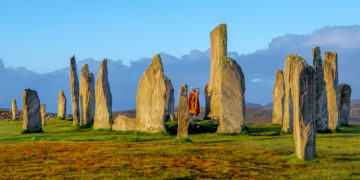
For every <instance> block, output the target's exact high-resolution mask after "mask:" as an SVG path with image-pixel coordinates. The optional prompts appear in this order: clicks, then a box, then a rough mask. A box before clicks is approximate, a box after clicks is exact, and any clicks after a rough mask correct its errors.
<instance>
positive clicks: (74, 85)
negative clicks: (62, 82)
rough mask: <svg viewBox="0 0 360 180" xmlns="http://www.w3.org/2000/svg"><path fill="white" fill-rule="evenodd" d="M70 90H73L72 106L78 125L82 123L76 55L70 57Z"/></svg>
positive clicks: (75, 123)
mask: <svg viewBox="0 0 360 180" xmlns="http://www.w3.org/2000/svg"><path fill="white" fill-rule="evenodd" d="M70 91H71V106H72V114H73V123H74V125H77V124H79V123H80V117H79V114H80V112H79V111H80V110H79V79H78V76H77V68H76V60H75V56H73V57H71V59H70Z"/></svg>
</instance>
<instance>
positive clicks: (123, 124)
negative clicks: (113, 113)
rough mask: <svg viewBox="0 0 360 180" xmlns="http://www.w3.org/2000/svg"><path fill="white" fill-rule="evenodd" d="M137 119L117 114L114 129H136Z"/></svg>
mask: <svg viewBox="0 0 360 180" xmlns="http://www.w3.org/2000/svg"><path fill="white" fill-rule="evenodd" d="M136 124H137V123H136V119H135V118H129V117H127V116H117V117H116V118H115V120H114V124H113V125H112V130H115V131H134V130H137V127H136Z"/></svg>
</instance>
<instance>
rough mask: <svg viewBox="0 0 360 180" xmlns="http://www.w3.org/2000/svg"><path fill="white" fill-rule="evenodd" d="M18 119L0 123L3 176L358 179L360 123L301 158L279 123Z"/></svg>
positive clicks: (321, 137) (324, 138)
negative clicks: (191, 130)
mask: <svg viewBox="0 0 360 180" xmlns="http://www.w3.org/2000/svg"><path fill="white" fill-rule="evenodd" d="M21 127H22V122H21V121H6V122H0V174H1V176H0V179H14V178H22V179H29V178H31V179H32V178H55V179H56V178H69V179H72V178H75V179H78V178H80V179H90V178H108V179H118V178H129V179H149V178H155V179H192V178H245V179H360V125H353V126H349V127H342V128H341V131H340V132H338V133H335V134H318V135H317V155H318V157H317V158H315V159H313V160H311V161H308V162H302V161H300V160H298V159H297V158H296V157H295V156H294V155H293V153H294V142H293V137H292V135H282V134H280V129H281V128H280V126H279V125H256V124H254V125H249V126H248V127H249V131H248V133H244V134H241V135H221V134H217V133H204V134H194V135H190V136H189V138H190V139H191V140H192V142H190V143H181V142H178V141H176V137H175V136H173V135H170V134H168V133H158V134H147V133H141V132H116V131H108V130H92V129H84V128H76V127H74V126H73V125H72V122H70V121H65V120H49V121H47V125H46V126H45V127H44V133H36V134H22V133H21V132H22V129H21Z"/></svg>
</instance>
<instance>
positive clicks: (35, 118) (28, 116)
mask: <svg viewBox="0 0 360 180" xmlns="http://www.w3.org/2000/svg"><path fill="white" fill-rule="evenodd" d="M23 129H24V130H25V132H41V131H42V125H41V115H40V100H39V97H38V95H37V92H36V91H33V90H31V89H25V90H24V92H23Z"/></svg>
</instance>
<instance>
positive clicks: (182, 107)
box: [177, 84, 189, 139]
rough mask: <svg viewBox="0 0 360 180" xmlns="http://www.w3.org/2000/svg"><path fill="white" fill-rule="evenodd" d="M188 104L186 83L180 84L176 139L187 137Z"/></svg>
mask: <svg viewBox="0 0 360 180" xmlns="http://www.w3.org/2000/svg"><path fill="white" fill-rule="evenodd" d="M188 118H189V104H188V87H187V85H186V84H183V85H181V87H180V91H179V101H178V111H177V119H178V131H177V138H178V139H186V138H187V137H188V128H189V119H188Z"/></svg>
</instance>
